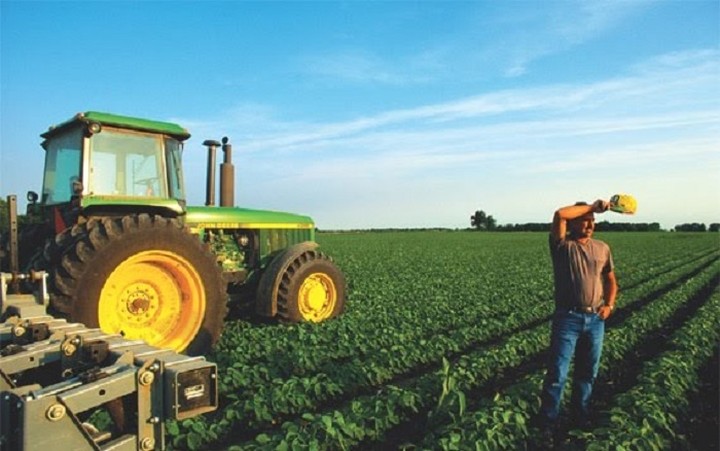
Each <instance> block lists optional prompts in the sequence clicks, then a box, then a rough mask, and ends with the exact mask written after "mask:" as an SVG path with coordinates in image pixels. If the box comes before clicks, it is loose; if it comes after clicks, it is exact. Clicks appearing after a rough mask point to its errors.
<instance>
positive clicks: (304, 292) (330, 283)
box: [277, 249, 346, 323]
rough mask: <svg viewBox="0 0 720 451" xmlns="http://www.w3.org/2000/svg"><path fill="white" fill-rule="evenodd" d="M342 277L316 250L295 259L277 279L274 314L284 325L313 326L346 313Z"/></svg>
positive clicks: (324, 256) (328, 259)
mask: <svg viewBox="0 0 720 451" xmlns="http://www.w3.org/2000/svg"><path fill="white" fill-rule="evenodd" d="M345 290H346V288H345V277H344V276H343V273H342V272H341V271H340V269H339V268H338V267H337V266H335V264H334V263H333V261H332V260H330V258H329V257H328V256H326V255H325V254H323V253H322V252H319V251H317V250H314V249H313V250H307V251H305V252H303V253H302V254H300V255H299V256H297V257H296V258H295V259H294V260H293V261H292V262H291V263H290V265H289V266H288V267H287V268H286V269H285V271H284V272H283V274H282V277H281V278H280V284H279V286H278V292H277V313H278V317H279V319H280V320H281V321H283V322H286V323H296V322H314V323H319V322H322V321H325V320H326V319H330V318H334V317H336V316H338V315H340V314H341V313H342V312H343V310H344V309H345Z"/></svg>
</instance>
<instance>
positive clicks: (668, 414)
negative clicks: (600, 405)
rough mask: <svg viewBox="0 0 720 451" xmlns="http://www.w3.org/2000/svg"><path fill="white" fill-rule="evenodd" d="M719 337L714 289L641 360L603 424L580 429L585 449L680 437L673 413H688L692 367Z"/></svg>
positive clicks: (666, 444) (662, 443)
mask: <svg viewBox="0 0 720 451" xmlns="http://www.w3.org/2000/svg"><path fill="white" fill-rule="evenodd" d="M718 341H720V293H719V292H717V291H715V292H714V294H713V295H712V296H711V297H710V299H709V300H708V302H707V303H706V304H705V305H703V306H702V307H701V308H700V309H699V310H698V312H697V314H696V315H695V316H694V317H693V318H692V319H691V320H690V321H688V323H687V324H686V325H685V326H684V327H683V328H682V329H680V330H679V331H677V332H676V333H675V334H673V336H672V338H671V339H670V341H669V348H670V349H668V350H667V351H666V352H665V353H663V354H662V355H661V356H659V357H658V358H657V359H654V360H652V361H650V362H647V363H646V364H645V366H644V368H643V371H642V374H641V375H640V377H639V382H638V384H637V385H635V386H634V387H633V388H632V389H631V390H628V391H627V392H625V393H622V394H620V395H618V396H616V397H615V398H614V399H613V402H612V405H613V406H614V407H612V408H611V409H610V411H609V412H608V416H609V424H608V425H607V426H605V427H602V428H598V429H596V430H595V431H593V432H591V433H588V434H583V435H581V437H582V438H583V440H584V441H585V443H586V445H585V448H586V449H587V450H588V451H601V450H608V449H615V450H629V449H656V450H662V449H670V448H674V447H676V445H677V442H682V437H678V436H677V434H676V433H675V430H674V426H675V424H676V423H677V422H678V419H679V418H681V417H682V416H684V415H687V414H689V413H690V412H689V411H688V410H689V402H688V399H689V396H690V394H691V393H692V392H693V391H695V390H697V387H698V383H699V379H700V376H699V374H698V370H699V369H700V367H701V366H702V365H703V364H704V363H705V362H707V361H708V360H709V359H710V357H711V356H712V353H713V350H714V347H715V346H717V344H718Z"/></svg>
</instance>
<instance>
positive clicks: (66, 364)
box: [0, 272, 218, 451]
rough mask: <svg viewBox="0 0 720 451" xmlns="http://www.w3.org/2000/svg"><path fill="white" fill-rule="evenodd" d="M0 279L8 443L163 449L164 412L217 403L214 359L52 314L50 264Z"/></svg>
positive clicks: (4, 438)
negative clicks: (27, 291) (12, 290)
mask: <svg viewBox="0 0 720 451" xmlns="http://www.w3.org/2000/svg"><path fill="white" fill-rule="evenodd" d="M19 281H23V282H26V283H28V282H30V283H32V284H33V285H34V286H36V290H35V292H34V293H33V294H32V295H19V294H8V288H9V287H10V286H11V285H13V284H16V283H17V282H19ZM0 282H1V285H2V291H0V312H1V313H2V318H3V319H4V322H2V323H0V449H5V450H41V449H48V448H49V447H52V446H53V445H61V446H62V447H64V448H65V449H72V450H142V451H149V450H156V449H164V448H165V442H164V440H165V431H164V428H165V426H164V425H165V420H166V419H176V420H181V419H186V418H191V417H194V416H196V415H199V414H202V413H205V412H209V411H212V410H215V409H216V408H217V405H218V392H217V367H216V365H215V364H214V363H210V362H206V361H205V359H204V358H203V357H188V356H185V355H182V354H178V353H176V352H174V351H172V350H167V349H160V348H158V347H155V346H150V345H148V344H147V343H145V342H143V341H141V340H130V339H127V338H124V337H122V336H121V335H119V334H107V333H105V332H103V331H102V330H100V329H91V328H87V327H85V326H84V325H82V324H79V323H69V322H67V321H66V320H64V319H56V318H54V317H52V316H49V315H47V314H46V313H45V307H46V304H47V302H48V295H47V291H46V288H45V287H46V273H44V272H35V273H32V274H29V275H22V274H15V275H13V274H9V273H0ZM103 411H104V412H105V418H106V419H107V418H108V417H109V418H110V419H111V420H110V421H108V420H105V423H110V424H109V425H107V424H106V426H109V427H102V428H101V427H97V426H96V424H94V423H96V422H97V420H98V419H100V420H101V421H102V418H103V417H102V416H101V415H102V414H98V412H103Z"/></svg>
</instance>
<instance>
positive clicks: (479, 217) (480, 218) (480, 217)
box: [470, 210, 487, 230]
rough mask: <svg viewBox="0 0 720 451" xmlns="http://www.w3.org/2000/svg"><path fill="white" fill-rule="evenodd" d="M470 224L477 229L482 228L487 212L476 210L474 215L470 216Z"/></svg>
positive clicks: (484, 225) (485, 221)
mask: <svg viewBox="0 0 720 451" xmlns="http://www.w3.org/2000/svg"><path fill="white" fill-rule="evenodd" d="M470 225H471V226H472V227H475V228H476V229H478V230H482V229H484V228H485V227H486V225H487V214H486V213H485V212H484V211H482V210H477V211H476V212H475V214H474V215H472V216H470Z"/></svg>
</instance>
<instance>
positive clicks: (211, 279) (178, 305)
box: [52, 214, 227, 355]
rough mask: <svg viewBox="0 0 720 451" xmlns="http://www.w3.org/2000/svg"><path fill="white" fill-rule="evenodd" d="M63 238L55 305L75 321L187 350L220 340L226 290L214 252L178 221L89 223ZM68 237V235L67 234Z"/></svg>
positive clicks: (141, 218)
mask: <svg viewBox="0 0 720 451" xmlns="http://www.w3.org/2000/svg"><path fill="white" fill-rule="evenodd" d="M74 229H76V230H74V232H73V233H70V234H69V235H71V236H72V238H70V237H69V236H65V237H64V238H62V239H61V240H56V242H58V241H59V242H60V243H63V244H64V247H63V249H60V251H59V252H60V261H59V264H57V265H55V266H54V270H53V272H52V275H53V277H52V279H53V280H52V283H53V286H54V288H55V291H56V296H55V297H56V299H55V301H54V303H55V304H56V305H57V308H58V310H61V311H65V312H66V313H67V314H68V316H69V317H70V319H71V320H73V321H78V322H81V323H84V324H85V325H87V326H89V327H99V328H101V329H102V330H103V331H105V332H108V333H119V334H122V335H124V336H125V337H127V338H131V339H142V340H144V341H146V342H147V343H149V344H150V345H153V346H158V347H162V348H169V349H173V350H175V351H178V352H186V353H188V354H193V355H197V354H203V353H205V352H207V351H208V350H209V349H210V348H211V346H212V345H213V344H215V342H216V341H217V340H218V338H219V337H220V333H221V331H222V328H223V322H224V318H225V314H226V312H227V302H226V301H227V295H226V292H225V283H224V282H223V278H222V273H221V270H220V267H219V266H218V265H217V263H216V259H215V257H214V256H213V255H212V254H211V253H210V252H209V250H208V249H207V247H206V246H204V245H203V244H202V243H201V242H200V240H198V239H197V237H194V236H192V235H191V234H190V233H189V232H188V230H187V229H186V228H185V227H183V225H182V224H180V223H179V222H178V221H176V220H174V219H167V218H163V217H161V216H150V215H147V214H140V215H128V216H124V217H122V218H102V219H101V220H91V221H88V222H87V223H85V224H82V225H80V226H79V227H78V226H76V227H74ZM66 235H67V234H66Z"/></svg>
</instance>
